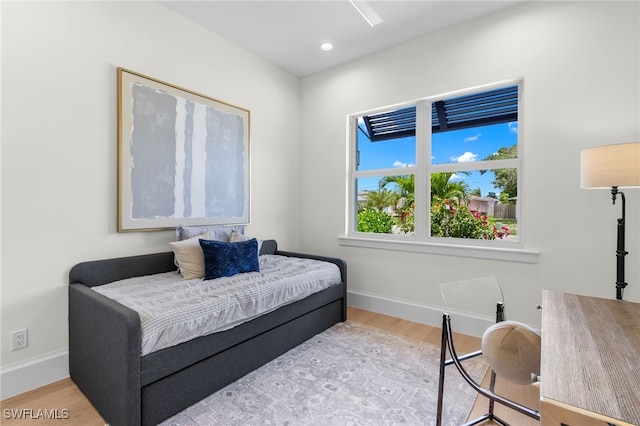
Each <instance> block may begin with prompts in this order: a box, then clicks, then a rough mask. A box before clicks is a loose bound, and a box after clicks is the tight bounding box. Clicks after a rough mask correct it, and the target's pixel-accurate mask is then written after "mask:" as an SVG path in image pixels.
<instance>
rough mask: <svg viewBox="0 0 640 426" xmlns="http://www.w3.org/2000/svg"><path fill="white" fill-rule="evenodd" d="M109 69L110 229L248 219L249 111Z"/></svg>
mask: <svg viewBox="0 0 640 426" xmlns="http://www.w3.org/2000/svg"><path fill="white" fill-rule="evenodd" d="M117 72H118V232H126V231H142V230H159V229H169V228H175V227H176V226H178V225H221V224H246V223H248V222H249V119H250V112H249V111H248V110H246V109H243V108H239V107H236V106H233V105H230V104H228V103H225V102H222V101H219V100H217V99H214V98H210V97H207V96H204V95H201V94H198V93H195V92H193V91H190V90H187V89H183V88H180V87H177V86H174V85H172V84H168V83H165V82H162V81H160V80H156V79H154V78H151V77H147V76H144V75H142V74H138V73H135V72H132V71H129V70H126V69H123V68H118V70H117Z"/></svg>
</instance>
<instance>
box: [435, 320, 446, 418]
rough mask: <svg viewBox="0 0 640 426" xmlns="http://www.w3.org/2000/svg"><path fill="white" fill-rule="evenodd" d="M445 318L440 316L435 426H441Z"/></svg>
mask: <svg viewBox="0 0 640 426" xmlns="http://www.w3.org/2000/svg"><path fill="white" fill-rule="evenodd" d="M448 326H449V325H448V324H447V320H446V316H444V315H443V316H442V341H441V342H440V374H439V376H438V411H437V413H436V426H441V425H442V402H443V398H444V373H445V367H446V359H447V331H446V328H445V327H448Z"/></svg>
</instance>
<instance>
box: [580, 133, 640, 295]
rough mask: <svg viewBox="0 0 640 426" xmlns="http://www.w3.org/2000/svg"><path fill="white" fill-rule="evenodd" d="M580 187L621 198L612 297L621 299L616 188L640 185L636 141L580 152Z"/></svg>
mask: <svg viewBox="0 0 640 426" xmlns="http://www.w3.org/2000/svg"><path fill="white" fill-rule="evenodd" d="M580 187H581V188H588V189H611V199H612V200H613V204H615V203H616V198H617V196H618V195H620V198H621V200H622V217H621V218H619V219H618V243H617V248H616V299H620V300H621V299H622V296H623V293H624V288H625V287H626V286H627V283H626V282H625V280H624V257H625V256H626V254H627V252H626V251H625V249H624V225H625V198H624V193H623V192H622V191H620V190H619V188H638V187H640V142H633V143H623V144H617V145H605V146H597V147H595V148H589V149H585V150H583V151H581V153H580ZM636 217H637V216H636Z"/></svg>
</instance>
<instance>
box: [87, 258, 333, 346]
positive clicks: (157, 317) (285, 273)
mask: <svg viewBox="0 0 640 426" xmlns="http://www.w3.org/2000/svg"><path fill="white" fill-rule="evenodd" d="M341 281H342V280H341V277H340V270H339V269H338V267H337V266H336V265H335V264H333V263H329V262H322V261H318V260H312V259H302V258H297V257H287V256H277V255H263V256H260V272H249V273H243V274H237V275H235V276H233V277H225V278H218V279H215V280H208V281H204V280H202V279H196V280H183V279H182V276H181V275H180V274H179V273H177V272H167V273H164V274H157V275H149V276H144V277H135V278H129V279H125V280H121V281H116V282H113V283H109V284H105V285H102V286H97V287H92V288H93V289H94V290H95V291H97V292H98V293H101V294H103V295H105V296H107V297H109V298H111V299H114V300H116V301H118V302H120V303H121V304H123V305H125V306H127V307H129V308H130V309H132V310H134V311H136V312H138V314H139V315H140V322H141V326H142V351H141V352H142V355H146V354H149V353H151V352H154V351H157V350H160V349H163V348H167V347H170V346H173V345H177V344H178V343H182V342H186V341H188V340H191V339H193V338H195V337H198V336H203V335H207V334H211V333H214V332H218V331H223V330H228V329H230V328H232V327H235V326H236V325H238V324H241V323H243V322H245V321H248V320H250V319H252V318H255V317H257V316H260V315H262V314H264V313H267V312H270V311H273V310H275V309H277V308H278V307H280V306H283V305H286V304H288V303H291V302H294V301H296V300H300V299H303V298H305V297H307V296H309V295H311V294H313V293H316V292H318V291H320V290H323V289H325V288H328V287H330V286H332V285H336V284H339V283H340V282H341Z"/></svg>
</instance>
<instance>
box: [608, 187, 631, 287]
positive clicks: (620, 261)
mask: <svg viewBox="0 0 640 426" xmlns="http://www.w3.org/2000/svg"><path fill="white" fill-rule="evenodd" d="M618 194H620V197H621V198H622V217H621V218H618V245H617V249H616V299H618V300H622V294H623V293H624V288H625V287H626V286H627V283H626V282H625V281H624V257H625V256H626V255H627V252H626V251H625V249H624V220H625V217H624V216H625V198H624V192H622V191H618V187H617V186H612V187H611V199H612V200H613V204H615V203H616V198H617V196H618Z"/></svg>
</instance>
